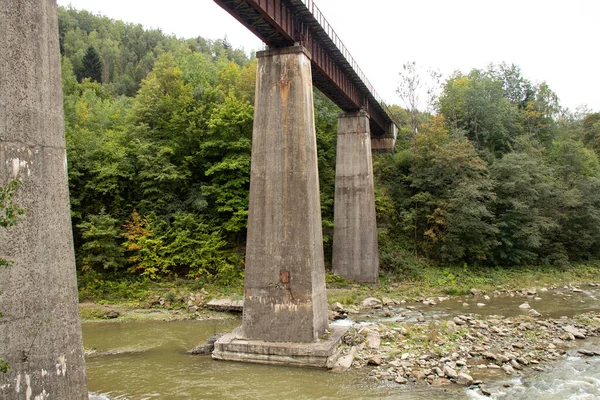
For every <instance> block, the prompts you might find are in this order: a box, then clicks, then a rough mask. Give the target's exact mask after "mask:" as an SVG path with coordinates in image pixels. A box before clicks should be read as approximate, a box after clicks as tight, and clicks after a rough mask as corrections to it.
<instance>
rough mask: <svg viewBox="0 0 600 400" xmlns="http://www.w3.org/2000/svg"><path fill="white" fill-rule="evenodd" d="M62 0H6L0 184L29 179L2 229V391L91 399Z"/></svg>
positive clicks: (1, 23) (0, 39)
mask: <svg viewBox="0 0 600 400" xmlns="http://www.w3.org/2000/svg"><path fill="white" fill-rule="evenodd" d="M66 167H67V164H66V155H65V138H64V127H63V105H62V88H61V73H60V55H59V45H58V26H57V16H56V3H55V0H0V184H2V185H3V186H4V185H6V183H7V182H8V181H9V180H10V179H12V178H20V179H22V181H23V184H22V186H21V187H20V188H19V190H18V192H17V196H16V201H17V202H18V203H19V204H20V205H21V206H22V207H23V208H25V209H26V215H25V216H24V217H23V218H22V219H21V221H20V222H19V224H18V225H17V226H15V227H12V228H8V229H0V258H4V259H8V260H12V261H14V264H12V265H10V266H9V267H7V268H0V290H1V291H2V292H3V293H2V295H0V311H1V312H2V313H3V314H4V316H3V317H2V318H1V319H0V358H2V359H5V360H6V361H8V362H9V364H10V365H11V370H10V371H9V372H8V373H7V374H1V373H0V398H2V399H7V400H12V399H15V400H16V399H19V400H20V399H68V400H78V399H82V400H83V399H87V398H88V393H87V388H86V380H85V371H84V358H83V345H82V340H81V326H80V321H79V313H78V310H77V283H76V279H75V260H74V253H73V239H72V233H71V218H70V211H69V193H68V187H67V173H66Z"/></svg>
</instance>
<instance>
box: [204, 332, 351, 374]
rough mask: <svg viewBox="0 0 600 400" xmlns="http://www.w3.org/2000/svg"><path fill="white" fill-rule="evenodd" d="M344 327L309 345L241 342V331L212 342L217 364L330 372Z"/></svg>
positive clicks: (255, 341) (258, 341)
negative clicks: (321, 369)
mask: <svg viewBox="0 0 600 400" xmlns="http://www.w3.org/2000/svg"><path fill="white" fill-rule="evenodd" d="M347 330H348V327H347V326H330V327H329V331H330V332H331V333H329V334H328V335H327V337H325V338H323V339H319V340H317V341H314V342H311V343H282V342H268V341H262V340H248V339H246V338H244V335H243V334H242V331H241V329H240V328H237V329H234V330H233V332H230V333H228V334H226V335H224V336H222V337H221V338H219V340H217V341H216V342H215V348H214V351H213V353H212V357H213V358H214V359H217V360H226V361H243V362H251V363H257V364H271V365H291V366H297V367H316V368H332V367H333V366H334V364H335V362H336V361H337V359H338V357H339V355H340V354H339V349H338V345H339V344H340V342H341V340H342V336H343V335H344V334H345V333H346V331H347Z"/></svg>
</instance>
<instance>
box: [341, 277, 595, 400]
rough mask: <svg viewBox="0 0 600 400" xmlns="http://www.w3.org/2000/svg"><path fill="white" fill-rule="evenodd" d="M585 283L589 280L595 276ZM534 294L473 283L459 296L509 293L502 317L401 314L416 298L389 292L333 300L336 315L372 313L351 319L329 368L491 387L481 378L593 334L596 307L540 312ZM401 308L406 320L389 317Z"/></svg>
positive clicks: (396, 380) (541, 366)
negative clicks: (357, 301)
mask: <svg viewBox="0 0 600 400" xmlns="http://www.w3.org/2000/svg"><path fill="white" fill-rule="evenodd" d="M590 287H593V288H595V287H596V284H592V286H590ZM544 292H546V290H544ZM566 292H571V293H582V292H583V290H582V289H580V288H570V287H567V288H563V290H562V291H561V292H560V293H566ZM540 295H542V296H547V295H546V294H541V293H538V291H537V290H522V291H517V292H510V293H506V292H504V293H502V292H497V293H492V294H491V296H490V295H486V294H485V293H481V292H479V291H478V290H476V289H473V290H472V297H473V298H472V299H470V301H469V302H466V301H465V303H464V307H465V309H468V308H469V306H470V305H471V304H472V303H473V302H474V303H475V304H476V305H478V306H479V307H481V309H482V310H483V309H484V307H486V305H488V304H490V303H492V302H494V298H496V299H502V298H503V297H511V298H514V297H516V298H518V299H519V301H518V303H520V304H519V305H518V306H514V307H516V308H518V309H517V310H507V311H509V312H508V314H510V315H511V316H508V317H507V316H503V315H481V313H475V312H462V313H458V314H456V315H453V314H452V313H450V314H449V315H447V316H446V318H443V317H440V316H439V315H436V314H433V315H427V314H426V313H416V314H417V315H419V316H417V317H413V318H406V317H407V316H408V314H411V312H413V311H414V310H415V306H407V305H406V302H404V301H396V300H393V299H390V298H384V299H375V298H368V299H365V300H364V301H363V302H362V303H361V307H352V306H346V307H345V306H343V305H341V304H339V303H337V304H334V305H332V306H331V311H330V317H331V318H332V319H334V320H337V321H338V322H337V323H344V319H347V318H355V319H361V316H363V317H364V316H365V315H369V314H375V315H377V316H379V318H371V319H370V320H371V321H370V322H361V323H353V324H352V325H351V327H350V329H349V331H348V334H346V336H345V337H344V348H343V350H342V351H343V355H342V357H340V359H339V360H338V363H337V364H336V366H335V368H334V370H337V371H344V370H348V369H363V370H365V371H366V373H367V379H368V380H370V381H375V382H380V383H382V384H397V385H410V384H416V385H418V384H427V385H430V386H436V387H440V388H446V389H448V390H455V389H457V388H459V387H471V388H472V389H474V390H476V391H477V392H478V393H481V394H483V395H490V394H491V392H490V389H488V388H487V387H486V382H490V381H497V380H498V379H504V378H507V377H514V376H516V375H520V374H523V373H526V372H527V371H544V370H546V369H549V368H551V362H552V361H556V360H559V359H561V358H563V357H564V356H565V355H566V353H567V350H569V349H577V348H578V342H580V341H583V340H585V339H586V338H589V337H597V336H600V312H599V311H590V312H586V313H582V314H578V315H574V316H571V317H568V316H562V317H558V318H550V317H544V316H543V315H542V314H541V313H539V312H537V311H535V310H534V309H533V307H532V306H531V305H530V303H534V304H535V302H536V301H539V300H536V299H540V297H539V296H540ZM554 295H556V294H554ZM592 296H593V295H592ZM521 298H522V299H521ZM448 300H449V298H447V297H444V298H424V299H420V304H421V305H427V306H432V305H438V306H439V304H440V303H444V302H446V301H448ZM497 301H500V300H497ZM403 314H404V317H405V318H404V319H405V321H401V320H402V319H403V318H394V317H395V316H399V317H402V315H403ZM515 314H517V315H515ZM381 317H385V318H381ZM378 319H379V322H377V320H378ZM367 320H369V318H367ZM578 354H579V356H581V357H596V356H600V349H592V350H589V349H586V350H584V349H580V350H579V353H578Z"/></svg>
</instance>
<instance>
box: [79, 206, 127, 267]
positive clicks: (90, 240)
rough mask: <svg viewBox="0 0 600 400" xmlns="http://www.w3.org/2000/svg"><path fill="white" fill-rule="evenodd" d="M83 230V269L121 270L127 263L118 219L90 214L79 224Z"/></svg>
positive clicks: (81, 251)
mask: <svg viewBox="0 0 600 400" xmlns="http://www.w3.org/2000/svg"><path fill="white" fill-rule="evenodd" d="M77 228H78V229H80V230H81V232H82V233H81V236H82V239H83V241H84V242H83V244H82V245H81V249H80V252H79V257H80V265H81V268H82V270H84V271H85V270H95V271H102V270H107V269H110V270H120V269H122V267H123V266H124V264H125V260H124V258H123V250H122V248H121V244H120V243H119V240H120V237H121V229H120V227H119V225H118V221H117V219H115V218H113V217H111V216H110V215H108V214H106V213H105V211H104V209H103V210H101V211H100V214H96V215H89V216H88V217H87V219H86V221H84V222H81V223H80V224H79V225H77Z"/></svg>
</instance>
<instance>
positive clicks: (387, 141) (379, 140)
mask: <svg viewBox="0 0 600 400" xmlns="http://www.w3.org/2000/svg"><path fill="white" fill-rule="evenodd" d="M397 137H398V127H397V126H396V125H395V124H392V125H390V127H389V131H388V133H387V134H386V135H383V136H377V137H373V136H372V137H371V150H373V151H375V152H381V153H385V152H391V151H393V150H394V146H396V138H397Z"/></svg>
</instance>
